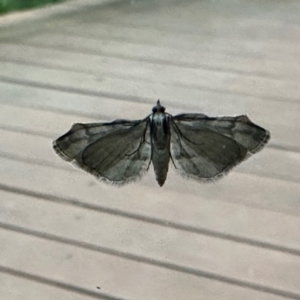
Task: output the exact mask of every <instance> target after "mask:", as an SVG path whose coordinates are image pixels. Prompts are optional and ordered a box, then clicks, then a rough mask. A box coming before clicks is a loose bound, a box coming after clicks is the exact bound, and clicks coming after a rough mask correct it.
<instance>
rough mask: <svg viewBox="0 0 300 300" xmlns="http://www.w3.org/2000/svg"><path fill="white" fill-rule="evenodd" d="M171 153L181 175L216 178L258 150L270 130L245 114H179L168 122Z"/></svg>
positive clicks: (265, 140) (207, 179)
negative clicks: (208, 115)
mask: <svg viewBox="0 0 300 300" xmlns="http://www.w3.org/2000/svg"><path fill="white" fill-rule="evenodd" d="M171 135H172V138H171V142H172V143H171V152H172V156H173V159H174V161H175V167H176V170H177V172H178V173H179V174H180V175H182V176H183V177H188V178H193V179H196V180H198V181H202V182H207V181H211V180H216V179H218V178H220V177H222V176H224V175H225V174H227V172H228V171H229V170H230V169H232V168H233V167H234V166H235V165H237V164H239V163H240V162H241V161H243V160H245V159H246V158H247V157H249V156H250V155H251V154H254V153H256V152H258V151H259V150H261V149H262V148H263V147H264V146H265V145H266V144H267V142H268V140H269V138H270V133H269V132H268V131H267V130H265V129H263V128H262V127H259V126H258V125H256V124H254V123H252V122H251V121H250V119H249V118H248V117H247V116H245V115H242V116H237V117H219V118H210V117H207V116H205V115H203V114H180V115H176V116H174V117H173V118H172V121H171Z"/></svg>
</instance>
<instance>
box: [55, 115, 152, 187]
mask: <svg viewBox="0 0 300 300" xmlns="http://www.w3.org/2000/svg"><path fill="white" fill-rule="evenodd" d="M149 134H150V130H149V118H146V119H144V120H137V121H127V120H116V121H114V122H112V123H90V124H74V125H73V126H72V128H71V129H70V131H69V132H67V133H66V134H65V135H63V136H61V137H60V138H58V139H57V140H56V141H54V143H53V148H54V150H55V151H56V152H57V153H58V154H59V155H60V156H61V157H62V158H63V159H65V160H67V161H71V162H73V163H74V164H75V165H77V166H78V167H80V168H82V169H84V170H85V171H88V172H90V173H91V174H93V175H94V176H96V177H97V178H99V179H100V180H102V181H105V182H109V183H113V184H117V185H122V184H125V183H128V182H131V181H135V180H137V179H138V178H139V177H141V176H142V174H143V173H144V172H145V171H146V170H147V168H148V166H149V163H150V159H151V147H150V144H149V142H148V141H149Z"/></svg>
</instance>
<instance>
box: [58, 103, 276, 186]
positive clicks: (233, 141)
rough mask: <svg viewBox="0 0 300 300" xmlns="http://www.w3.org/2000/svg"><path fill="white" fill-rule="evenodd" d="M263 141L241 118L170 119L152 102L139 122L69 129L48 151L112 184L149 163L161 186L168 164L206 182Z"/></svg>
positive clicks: (183, 116)
mask: <svg viewBox="0 0 300 300" xmlns="http://www.w3.org/2000/svg"><path fill="white" fill-rule="evenodd" d="M269 138H270V133H269V132H268V131H267V130H265V129H264V128H262V127H260V126H258V125H256V124H254V123H252V122H251V121H250V119H249V118H248V117H247V116H246V115H241V116H236V117H214V118H212V117H208V116H206V115H204V114H200V113H191V114H187V113H183V114H179V115H176V116H172V115H170V114H168V113H166V111H165V107H164V106H162V105H161V104H160V101H159V100H158V101H157V104H156V106H154V107H153V109H152V113H151V114H150V115H149V116H147V117H146V118H145V119H142V120H135V121H129V120H115V121H113V122H110V123H89V124H79V123H77V124H74V125H73V126H72V128H71V129H70V130H69V131H68V132H67V133H66V134H64V135H63V136H61V137H60V138H58V139H57V140H55V141H54V142H53V148H54V150H55V151H56V152H57V154H58V155H60V156H61V157H62V158H63V159H65V160H66V161H69V162H73V163H74V164H75V165H77V166H78V167H80V168H82V169H83V170H85V171H87V172H89V173H91V174H93V175H94V176H96V177H97V178H98V179H100V180H101V181H104V182H108V183H113V184H117V185H123V184H126V183H129V182H132V181H135V180H137V179H139V178H140V177H141V176H142V175H143V174H144V173H145V172H146V171H148V169H149V167H150V164H151V162H152V164H153V168H154V172H155V177H156V180H157V182H158V184H159V185H160V186H163V184H164V183H165V181H166V178H167V173H168V169H169V164H170V162H171V163H172V164H173V165H174V167H175V170H176V171H177V172H178V173H179V174H180V175H182V176H183V177H186V178H192V179H195V180H197V181H199V182H209V181H213V180H216V179H219V178H220V177H222V176H223V175H225V174H227V172H228V171H229V170H230V169H232V168H233V167H234V166H236V165H237V164H239V163H240V162H241V161H243V160H245V159H246V158H247V157H249V156H250V155H252V154H254V153H256V152H258V151H259V150H261V149H262V148H263V147H264V146H265V145H266V144H267V142H268V141H269Z"/></svg>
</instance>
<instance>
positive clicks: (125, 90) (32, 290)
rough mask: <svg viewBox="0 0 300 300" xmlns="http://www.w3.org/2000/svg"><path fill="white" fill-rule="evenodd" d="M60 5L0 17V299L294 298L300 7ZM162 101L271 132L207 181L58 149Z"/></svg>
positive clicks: (298, 252) (174, 109)
mask: <svg viewBox="0 0 300 300" xmlns="http://www.w3.org/2000/svg"><path fill="white" fill-rule="evenodd" d="M102 2H103V1H102ZM108 2H109V1H108ZM72 3H74V5H73V6H72ZM76 3H77V4H76ZM61 5H62V6H61V7H62V10H61V11H59V6H58V8H57V9H53V10H51V9H49V13H48V15H47V10H45V9H42V10H36V11H34V12H32V18H30V17H28V14H27V16H26V18H24V20H22V14H20V16H19V18H20V20H19V21H18V22H16V23H13V22H12V23H11V24H7V25H5V21H3V20H0V28H1V31H0V42H1V47H0V91H1V97H0V137H1V144H0V166H1V167H0V199H1V201H0V281H1V285H0V298H1V299H12V300H17V299H22V300H27V299H28V300H29V299H41V300H48V299H53V298H55V299H111V300H117V299H119V300H125V299H126V300H137V299H145V300H147V299H149V300H150V299H151V300H152V299H158V300H160V299H161V300H168V299H170V300H171V299H172V300H174V299H188V300H190V299H191V300H193V299H195V300H199V299H208V300H210V299H212V300H219V299H220V300H221V299H222V300H223V299H225V300H226V299H228V300H231V299H245V300H248V299H249V300H250V299H251V300H252V299H258V300H283V299H300V285H299V282H300V271H299V270H300V233H299V230H298V229H299V228H300V196H299V195H300V175H299V174H300V173H299V168H300V146H299V141H298V135H299V134H298V133H299V127H300V123H299V109H300V102H299V95H300V86H299V83H298V79H297V78H298V77H299V75H300V68H299V65H300V64H299V63H300V56H299V50H300V43H299V37H300V30H299V20H300V4H299V1H289V2H288V3H287V2H284V1H277V2H273V1H264V2H248V1H240V2H239V3H236V2H234V3H233V2H230V1H217V2H216V1H214V2H212V1H201V2H197V1H192V0H191V1H185V2H181V1H176V0H165V1H156V0H151V1H115V2H113V1H111V2H109V3H106V4H103V3H99V1H96V0H95V1H93V0H90V1H89V2H87V3H85V4H84V5H82V4H80V3H79V2H76V1H74V2H73V1H70V2H69V4H61ZM39 14H40V15H39ZM41 16H44V17H43V18H41ZM3 24H4V25H3ZM157 98H160V99H161V101H162V102H163V104H164V105H165V106H166V107H167V111H168V112H169V113H171V114H174V115H175V114H177V113H181V112H195V111H199V112H201V113H205V114H207V115H210V116H218V115H239V114H248V115H249V116H250V118H251V119H252V120H253V121H254V122H255V123H257V124H259V125H261V126H263V127H265V128H267V129H268V130H270V132H271V141H270V143H269V144H268V146H267V147H266V149H264V150H263V151H262V152H260V153H258V154H256V155H255V156H253V157H251V158H250V159H249V160H247V161H246V162H244V163H243V164H242V165H240V166H238V167H237V168H235V169H234V170H233V171H232V172H231V173H230V174H229V175H228V176H227V177H225V178H224V179H222V180H221V181H218V182H216V183H215V184H208V185H204V184H200V185H199V184H198V183H196V182H194V181H187V180H185V179H183V178H181V177H180V176H178V175H176V173H175V171H174V169H171V170H170V171H169V174H168V179H167V182H166V184H165V185H164V187H163V188H159V187H158V185H157V183H156V181H155V178H154V174H153V170H152V168H150V170H149V172H148V173H147V174H146V175H145V176H144V177H143V179H142V180H141V181H139V182H137V183H134V184H130V185H128V186H125V187H122V188H116V187H114V186H110V185H105V184H103V183H101V182H97V181H96V180H95V179H94V178H92V176H90V175H89V174H85V173H84V172H83V171H82V170H79V169H76V168H73V167H72V166H71V165H70V164H67V163H65V162H64V161H62V160H61V159H60V158H59V157H57V156H56V155H55V153H54V151H53V149H52V147H51V145H52V141H53V140H54V139H55V138H57V137H58V136H60V135H62V134H63V133H65V132H66V131H67V130H68V129H69V128H70V126H71V124H72V123H80V122H82V123H87V122H95V121H99V122H102V121H109V120H114V119H117V118H128V119H141V118H144V117H145V116H147V115H148V114H149V113H150V112H151V108H152V106H153V105H154V104H155V101H156V100H157ZM97 286H98V287H100V288H101V289H97Z"/></svg>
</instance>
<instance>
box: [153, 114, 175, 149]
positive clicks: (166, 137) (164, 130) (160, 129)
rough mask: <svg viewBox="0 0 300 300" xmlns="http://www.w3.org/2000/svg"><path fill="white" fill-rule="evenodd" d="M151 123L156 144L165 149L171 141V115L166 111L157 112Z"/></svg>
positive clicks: (158, 147)
mask: <svg viewBox="0 0 300 300" xmlns="http://www.w3.org/2000/svg"><path fill="white" fill-rule="evenodd" d="M151 125H152V126H151V133H152V139H153V142H154V146H155V147H156V148H157V149H164V148H165V147H166V146H167V145H169V143H170V125H169V117H168V116H167V115H166V114H165V113H161V112H157V113H155V114H154V115H153V118H152V124H151Z"/></svg>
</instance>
